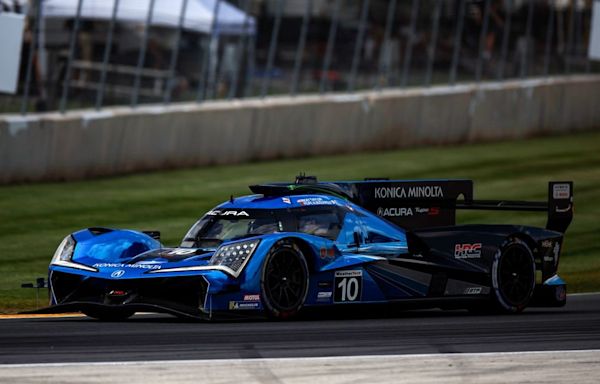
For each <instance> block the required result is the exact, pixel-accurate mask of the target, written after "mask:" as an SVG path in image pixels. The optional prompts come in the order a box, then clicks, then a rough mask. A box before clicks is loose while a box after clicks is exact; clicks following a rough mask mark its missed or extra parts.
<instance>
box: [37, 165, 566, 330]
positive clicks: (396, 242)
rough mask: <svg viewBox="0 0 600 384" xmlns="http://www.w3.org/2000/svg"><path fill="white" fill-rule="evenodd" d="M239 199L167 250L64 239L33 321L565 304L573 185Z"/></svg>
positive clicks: (455, 183)
mask: <svg viewBox="0 0 600 384" xmlns="http://www.w3.org/2000/svg"><path fill="white" fill-rule="evenodd" d="M250 189H251V190H252V192H253V193H254V194H253V195H249V196H243V197H237V198H233V197H231V198H230V199H229V200H228V201H226V202H224V203H222V204H220V205H218V206H217V207H215V208H214V209H212V210H210V211H209V212H207V213H206V214H205V215H204V216H203V217H202V218H200V220H198V221H197V222H196V223H195V224H194V225H193V226H192V227H191V228H190V229H189V231H188V232H187V234H186V235H185V236H184V238H183V240H182V242H181V244H180V245H179V246H178V247H175V248H169V247H165V246H163V245H162V244H161V243H160V233H159V232H156V231H155V232H138V231H133V230H121V229H110V228H88V229H84V230H81V231H78V232H75V233H72V234H70V235H68V236H67V237H66V238H65V239H64V240H63V241H62V243H61V244H60V246H59V247H58V249H57V250H56V253H55V254H54V257H53V258H52V261H51V263H50V266H49V277H48V288H49V295H50V306H49V307H47V308H44V309H41V310H38V311H37V312H38V313H39V312H45V313H60V312H71V311H81V312H83V313H85V314H86V315H88V316H90V317H94V318H97V319H102V320H118V319H125V318H127V317H129V316H131V315H133V314H134V313H135V312H159V313H169V314H172V315H176V316H180V317H191V318H201V319H213V318H218V317H219V315H224V316H227V315H230V316H233V317H236V316H242V317H244V316H256V315H260V316H263V315H264V316H266V317H274V318H280V319H284V318H290V317H292V316H295V315H297V314H298V313H299V312H301V311H303V310H304V309H308V308H313V310H316V311H318V310H319V308H320V307H321V308H324V307H336V306H345V307H344V308H345V309H346V310H347V309H351V308H356V309H357V311H358V310H359V309H358V308H359V307H356V306H360V305H367V304H392V303H397V304H401V303H404V304H407V305H408V306H410V307H414V306H418V307H438V308H466V309H479V310H481V309H484V308H485V309H489V310H493V311H495V312H498V311H500V312H507V313H515V312H520V311H522V310H523V309H524V308H525V307H527V306H547V307H558V306H563V305H564V304H565V300H566V284H565V282H564V281H563V280H562V279H561V278H560V277H559V276H558V275H557V268H558V260H559V254H560V251H561V247H562V242H563V234H564V232H565V231H566V229H567V227H568V226H569V224H570V222H571V220H572V216H573V195H572V193H573V184H572V182H550V183H549V196H548V200H547V201H546V202H525V201H503V200H498V201H495V200H494V201H492V200H474V199H473V183H472V181H470V180H408V181H407V180H388V179H366V180H365V181H343V182H319V181H317V179H316V177H312V176H299V177H298V178H297V179H296V181H295V182H294V183H270V184H262V185H253V186H250ZM458 209H477V210H515V211H541V212H547V215H548V218H547V225H546V228H535V227H530V226H520V225H487V224H477V225H472V224H471V225H457V224H456V223H455V221H456V211H457V210H458ZM350 306H353V307H350Z"/></svg>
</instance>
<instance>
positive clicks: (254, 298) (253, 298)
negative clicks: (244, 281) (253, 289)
mask: <svg viewBox="0 0 600 384" xmlns="http://www.w3.org/2000/svg"><path fill="white" fill-rule="evenodd" d="M244 301H260V295H259V294H253V295H244Z"/></svg>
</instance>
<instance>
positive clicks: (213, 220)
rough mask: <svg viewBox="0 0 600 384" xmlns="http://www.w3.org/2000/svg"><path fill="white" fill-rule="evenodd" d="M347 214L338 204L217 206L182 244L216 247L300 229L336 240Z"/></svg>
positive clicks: (191, 230) (195, 226)
mask: <svg viewBox="0 0 600 384" xmlns="http://www.w3.org/2000/svg"><path fill="white" fill-rule="evenodd" d="M344 215H345V212H344V210H341V209H339V207H335V206H328V207H323V206H314V207H301V208H290V209H275V210H266V209H246V210H239V209H238V210H222V209H214V210H212V211H210V212H208V213H207V214H206V215H205V216H204V217H203V218H202V219H200V220H199V221H198V222H197V223H196V224H194V226H192V228H191V229H190V230H189V231H188V233H187V234H186V235H185V237H184V239H183V242H182V243H181V247H184V248H216V247H218V246H219V245H221V243H223V242H225V241H232V240H238V239H242V238H246V237H253V236H259V235H267V234H270V233H275V232H301V233H306V234H309V235H314V236H319V237H324V238H326V239H330V240H336V239H337V237H338V235H339V233H340V230H341V228H342V223H343V222H344Z"/></svg>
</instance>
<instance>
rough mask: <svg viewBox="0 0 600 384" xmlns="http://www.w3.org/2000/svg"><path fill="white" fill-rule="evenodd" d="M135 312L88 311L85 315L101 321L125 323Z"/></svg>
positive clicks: (84, 312)
mask: <svg viewBox="0 0 600 384" xmlns="http://www.w3.org/2000/svg"><path fill="white" fill-rule="evenodd" d="M134 313H135V312H133V311H100V310H94V309H87V310H85V311H83V314H84V315H86V316H88V317H91V318H94V319H96V320H100V321H124V320H127V319H128V318H130V317H131V316H133V314H134Z"/></svg>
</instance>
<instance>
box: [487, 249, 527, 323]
mask: <svg viewBox="0 0 600 384" xmlns="http://www.w3.org/2000/svg"><path fill="white" fill-rule="evenodd" d="M534 289H535V260H534V258H533V254H532V252H531V250H530V249H529V247H528V246H527V244H525V243H524V242H523V241H521V240H518V239H512V240H510V241H509V242H508V243H507V244H506V245H505V246H504V247H503V248H502V250H501V251H500V252H498V253H497V254H496V257H495V258H494V262H493V264H492V300H493V304H494V307H495V309H496V310H497V311H499V312H500V313H519V312H522V311H523V310H524V309H525V307H527V304H529V301H530V300H531V297H532V296H533V291H534Z"/></svg>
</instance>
